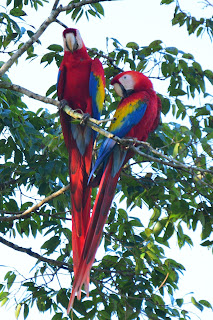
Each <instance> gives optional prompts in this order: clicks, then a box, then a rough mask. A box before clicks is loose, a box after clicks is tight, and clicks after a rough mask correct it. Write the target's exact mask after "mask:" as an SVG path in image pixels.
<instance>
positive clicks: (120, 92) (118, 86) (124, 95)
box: [114, 82, 134, 98]
mask: <svg viewBox="0 0 213 320" xmlns="http://www.w3.org/2000/svg"><path fill="white" fill-rule="evenodd" d="M114 89H115V92H116V93H117V95H119V96H120V97H122V98H127V97H128V96H130V94H132V93H133V92H134V90H133V89H128V90H126V89H125V88H124V86H123V85H122V84H121V83H118V82H116V83H115V84H114Z"/></svg>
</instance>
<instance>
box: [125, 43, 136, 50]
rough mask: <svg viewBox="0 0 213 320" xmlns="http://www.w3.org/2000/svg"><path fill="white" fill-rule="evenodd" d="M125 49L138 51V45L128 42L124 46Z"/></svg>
mask: <svg viewBox="0 0 213 320" xmlns="http://www.w3.org/2000/svg"><path fill="white" fill-rule="evenodd" d="M126 47H127V48H131V49H135V50H138V49H139V45H138V44H137V43H136V42H128V43H127V44H126Z"/></svg>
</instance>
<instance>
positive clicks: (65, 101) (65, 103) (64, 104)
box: [58, 99, 69, 111]
mask: <svg viewBox="0 0 213 320" xmlns="http://www.w3.org/2000/svg"><path fill="white" fill-rule="evenodd" d="M68 105H69V104H68V102H67V100H65V99H62V100H61V101H60V105H59V107H58V110H59V111H61V110H63V108H64V107H65V106H68Z"/></svg>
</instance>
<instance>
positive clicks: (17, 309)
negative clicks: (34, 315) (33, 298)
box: [15, 303, 22, 319]
mask: <svg viewBox="0 0 213 320" xmlns="http://www.w3.org/2000/svg"><path fill="white" fill-rule="evenodd" d="M21 307H22V305H21V304H20V303H19V304H18V305H17V306H16V310H15V317H16V319H18V317H19V315H20V311H21Z"/></svg>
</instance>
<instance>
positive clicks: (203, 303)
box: [199, 300, 212, 309]
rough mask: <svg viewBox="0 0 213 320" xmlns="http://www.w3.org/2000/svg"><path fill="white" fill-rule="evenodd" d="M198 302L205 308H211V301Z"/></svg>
mask: <svg viewBox="0 0 213 320" xmlns="http://www.w3.org/2000/svg"><path fill="white" fill-rule="evenodd" d="M199 303H200V304H202V305H203V306H204V307H206V308H211V309H212V305H211V303H209V302H208V301H207V300H199Z"/></svg>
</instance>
